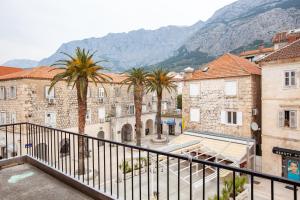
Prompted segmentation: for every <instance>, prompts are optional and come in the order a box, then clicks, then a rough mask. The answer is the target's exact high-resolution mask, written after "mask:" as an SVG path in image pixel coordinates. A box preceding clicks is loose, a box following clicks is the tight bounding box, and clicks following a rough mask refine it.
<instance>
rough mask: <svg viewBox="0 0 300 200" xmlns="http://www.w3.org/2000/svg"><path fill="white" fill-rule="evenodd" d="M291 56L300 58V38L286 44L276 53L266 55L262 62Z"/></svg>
mask: <svg viewBox="0 0 300 200" xmlns="http://www.w3.org/2000/svg"><path fill="white" fill-rule="evenodd" d="M290 58H300V40H297V41H295V42H293V43H291V44H289V45H286V46H284V47H283V48H281V49H278V50H277V51H275V52H274V53H271V54H270V55H268V56H266V57H265V58H263V59H262V60H260V62H269V61H276V60H283V59H290Z"/></svg>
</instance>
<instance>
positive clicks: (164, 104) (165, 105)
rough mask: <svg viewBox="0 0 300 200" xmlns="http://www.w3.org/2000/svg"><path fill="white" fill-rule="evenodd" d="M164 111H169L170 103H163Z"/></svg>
mask: <svg viewBox="0 0 300 200" xmlns="http://www.w3.org/2000/svg"><path fill="white" fill-rule="evenodd" d="M162 109H163V110H167V109H168V102H163V103H162Z"/></svg>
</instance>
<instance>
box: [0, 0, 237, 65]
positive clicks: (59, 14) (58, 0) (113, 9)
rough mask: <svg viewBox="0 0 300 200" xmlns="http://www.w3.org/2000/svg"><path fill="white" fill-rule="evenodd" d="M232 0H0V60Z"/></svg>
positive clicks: (199, 12) (167, 21)
mask: <svg viewBox="0 0 300 200" xmlns="http://www.w3.org/2000/svg"><path fill="white" fill-rule="evenodd" d="M233 1H234V0H186V1H182V0H163V1H162V0H152V1H141V0H127V1H124V0H109V1H102V0H76V1H74V0H43V1H41V0H26V1H24V0H1V1H0V25H1V26H0V42H1V47H2V48H1V50H0V63H3V62H5V61H6V60H9V59H13V58H25V57H26V58H29V59H42V58H43V57H47V56H49V55H50V54H52V53H54V52H55V50H56V49H57V48H58V47H59V46H60V45H61V44H62V43H64V42H68V41H71V40H77V39H83V38H88V37H101V36H104V35H106V34H107V33H110V32H128V31H130V30H134V29H140V28H145V29H156V28H159V27H161V26H166V25H191V24H193V23H195V22H197V21H198V20H206V19H207V18H208V17H210V16H211V15H212V14H213V12H214V11H215V10H216V9H218V8H221V7H222V6H224V5H226V4H228V3H231V2H233Z"/></svg>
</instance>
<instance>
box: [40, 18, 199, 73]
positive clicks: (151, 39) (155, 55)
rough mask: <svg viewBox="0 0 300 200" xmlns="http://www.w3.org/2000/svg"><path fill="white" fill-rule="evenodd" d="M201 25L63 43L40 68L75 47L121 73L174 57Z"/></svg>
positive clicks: (111, 35) (41, 62) (71, 51)
mask: <svg viewBox="0 0 300 200" xmlns="http://www.w3.org/2000/svg"><path fill="white" fill-rule="evenodd" d="M202 24H203V22H201V21H199V22H198V23H196V24H194V25H192V26H182V27H180V26H167V27H162V28H159V29H157V30H144V29H140V30H136V31H130V32H128V33H111V34H108V35H106V36H105V37H101V38H89V39H84V40H77V41H71V42H68V43H65V44H63V45H61V47H59V49H58V50H57V51H56V52H55V53H54V54H53V55H51V56H50V57H48V58H45V59H43V60H41V61H40V62H39V65H51V64H53V63H54V62H55V61H57V60H59V59H61V58H63V57H64V55H62V54H60V52H66V53H69V54H72V53H73V52H74V49H75V48H76V47H82V48H86V49H89V50H91V51H97V53H96V54H95V56H96V60H103V59H104V60H106V61H107V62H105V63H103V65H104V66H107V67H109V68H111V69H112V70H113V71H123V70H126V69H128V68H131V67H135V66H145V65H151V64H154V63H157V62H160V61H162V60H164V59H167V58H168V57H170V56H172V55H173V54H174V51H175V50H176V49H178V48H179V47H180V46H181V45H182V44H183V43H184V42H185V41H186V39H187V38H189V37H190V36H191V35H192V34H194V33H195V32H196V31H197V30H199V29H200V28H201V26H202Z"/></svg>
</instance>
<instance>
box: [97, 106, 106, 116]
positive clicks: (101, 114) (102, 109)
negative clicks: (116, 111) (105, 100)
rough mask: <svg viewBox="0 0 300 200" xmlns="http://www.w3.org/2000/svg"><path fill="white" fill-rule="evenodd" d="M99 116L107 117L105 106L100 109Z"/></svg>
mask: <svg viewBox="0 0 300 200" xmlns="http://www.w3.org/2000/svg"><path fill="white" fill-rule="evenodd" d="M98 117H99V119H105V108H104V107H102V108H99V109H98Z"/></svg>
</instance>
